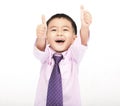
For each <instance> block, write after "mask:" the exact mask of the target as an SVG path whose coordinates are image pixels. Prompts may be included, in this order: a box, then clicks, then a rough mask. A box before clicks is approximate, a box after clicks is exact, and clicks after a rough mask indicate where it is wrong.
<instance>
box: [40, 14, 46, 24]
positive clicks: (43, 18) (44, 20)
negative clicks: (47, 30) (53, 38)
mask: <svg viewBox="0 0 120 106" xmlns="http://www.w3.org/2000/svg"><path fill="white" fill-rule="evenodd" d="M41 19H42V24H44V25H46V19H45V15H42V17H41Z"/></svg>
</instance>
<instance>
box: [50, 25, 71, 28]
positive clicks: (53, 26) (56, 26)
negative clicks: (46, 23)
mask: <svg viewBox="0 0 120 106" xmlns="http://www.w3.org/2000/svg"><path fill="white" fill-rule="evenodd" d="M54 27H57V26H50V27H49V29H52V28H54ZM62 27H67V28H70V27H69V26H67V25H65V26H62Z"/></svg>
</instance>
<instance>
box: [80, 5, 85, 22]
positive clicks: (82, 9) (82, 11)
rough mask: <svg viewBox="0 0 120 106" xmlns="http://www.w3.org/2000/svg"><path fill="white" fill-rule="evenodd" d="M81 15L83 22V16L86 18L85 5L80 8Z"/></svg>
mask: <svg viewBox="0 0 120 106" xmlns="http://www.w3.org/2000/svg"><path fill="white" fill-rule="evenodd" d="M80 12H81V13H80V14H81V20H83V16H84V6H83V5H81V6H80Z"/></svg>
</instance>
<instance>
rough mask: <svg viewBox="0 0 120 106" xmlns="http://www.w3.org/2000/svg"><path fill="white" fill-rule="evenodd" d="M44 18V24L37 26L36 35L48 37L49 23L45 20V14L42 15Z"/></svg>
mask: <svg viewBox="0 0 120 106" xmlns="http://www.w3.org/2000/svg"><path fill="white" fill-rule="evenodd" d="M41 19H42V24H40V25H38V26H37V28H36V35H37V38H42V39H43V38H44V39H45V38H46V32H47V24H46V20H45V16H44V15H42V17H41Z"/></svg>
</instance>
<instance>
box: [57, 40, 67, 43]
mask: <svg viewBox="0 0 120 106" xmlns="http://www.w3.org/2000/svg"><path fill="white" fill-rule="evenodd" d="M55 42H56V43H64V42H65V40H56V41H55Z"/></svg>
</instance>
